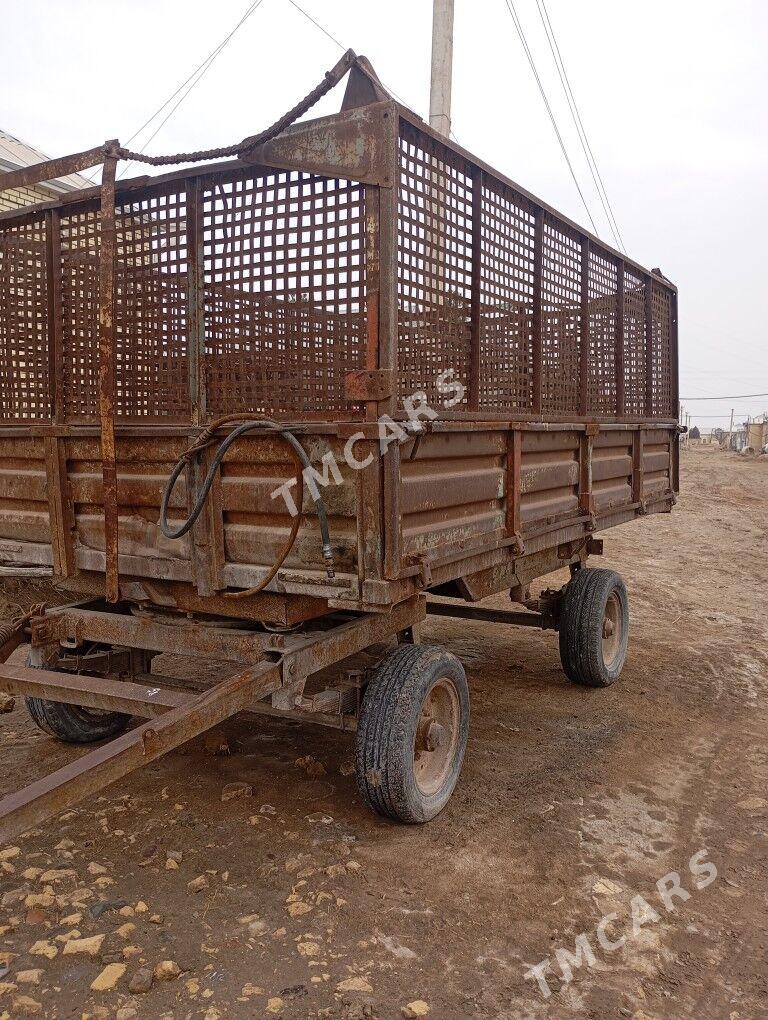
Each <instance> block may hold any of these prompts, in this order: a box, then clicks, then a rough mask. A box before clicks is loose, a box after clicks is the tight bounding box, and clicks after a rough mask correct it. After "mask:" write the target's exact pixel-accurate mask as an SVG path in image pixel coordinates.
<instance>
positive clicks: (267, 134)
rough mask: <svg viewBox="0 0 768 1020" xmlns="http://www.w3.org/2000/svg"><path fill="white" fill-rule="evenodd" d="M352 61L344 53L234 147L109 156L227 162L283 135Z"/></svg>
mask: <svg viewBox="0 0 768 1020" xmlns="http://www.w3.org/2000/svg"><path fill="white" fill-rule="evenodd" d="M356 61H357V54H356V53H355V52H354V50H347V52H346V53H345V54H344V56H343V57H342V58H341V60H339V62H338V63H337V64H336V65H335V66H334V67H332V68H331V70H330V71H327V72H326V73H325V75H324V76H323V80H322V81H321V82H320V83H319V85H316V86H315V87H314V88H313V89H312V91H311V92H309V93H307V95H306V96H305V97H304V98H303V99H302V100H300V101H299V102H298V103H297V104H296V105H295V106H294V107H292V109H290V110H288V112H287V113H284V114H283V116H282V117H280V119H279V120H276V121H275V123H274V124H272V125H271V127H268V128H265V129H264V130H263V131H261V132H259V134H257V135H249V136H248V137H247V138H244V139H243V140H242V141H240V142H236V143H235V144H234V145H227V146H223V147H221V148H217V149H199V150H198V151H196V152H177V153H174V154H173V155H171V156H146V155H144V153H141V152H133V151H132V150H131V149H125V148H123V147H122V146H121V147H119V148H118V149H117V150H116V151H114V152H111V153H110V155H115V156H118V157H119V158H120V159H127V160H131V161H132V162H134V163H148V164H149V165H150V166H170V165H171V164H174V163H198V162H201V161H203V160H207V159H227V158H229V157H230V156H242V155H244V154H245V153H248V152H251V151H252V150H253V149H255V148H256V147H257V146H259V145H263V144H264V143H265V142H268V141H270V140H271V139H272V138H275V137H276V136H277V135H279V134H281V133H282V132H283V131H285V129H286V128H287V127H290V125H291V124H293V122H294V121H296V120H298V119H299V117H301V116H302V115H303V114H305V113H306V112H307V111H308V110H310V109H311V108H312V107H313V106H314V105H315V104H316V103H317V102H319V101H320V100H321V99H322V98H323V96H324V95H326V93H328V92H330V91H331V89H332V88H333V87H334V86H335V85H338V83H339V82H340V81H341V79H342V78H343V77H344V75H345V74H346V73H347V71H349V69H350V68H351V67H352V66H353V65H354V64H355V62H356Z"/></svg>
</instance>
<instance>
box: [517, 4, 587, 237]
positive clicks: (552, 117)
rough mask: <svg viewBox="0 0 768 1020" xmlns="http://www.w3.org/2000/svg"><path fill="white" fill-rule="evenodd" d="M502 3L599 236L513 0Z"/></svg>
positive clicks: (577, 188)
mask: <svg viewBox="0 0 768 1020" xmlns="http://www.w3.org/2000/svg"><path fill="white" fill-rule="evenodd" d="M504 2H505V3H506V5H507V10H508V11H509V13H510V16H511V18H512V21H513V22H514V25H515V28H516V29H517V34H518V36H519V38H520V42H521V44H522V47H523V52H524V53H525V55H526V57H527V59H528V63H529V65H530V68H531V71H532V72H533V76H534V78H535V79H536V84H537V85H538V86H539V92H540V93H541V98H542V99H543V100H544V106H545V107H546V109H547V113H548V114H549V119H550V121H551V122H552V127H553V128H554V130H555V134H556V135H557V140H558V142H559V143H560V149H561V151H562V153H563V156H564V157H565V162H566V163H567V164H568V169H569V170H570V172H571V177H572V178H573V183H574V184H575V185H576V190H577V191H578V193H579V197H580V198H581V201H582V203H583V205H584V208H585V209H586V212H587V216H588V217H589V222H590V223H591V224H592V229H593V230H594V232H595V234H597V235H598V236H599V231H598V229H597V227H596V226H595V221H594V220H593V219H592V213H591V212H590V211H589V206H588V205H587V200H586V199H585V198H584V192H583V191H582V190H581V187H580V185H579V182H578V180H577V178H576V173H575V171H574V169H573V164H572V163H571V160H570V158H569V156H568V151H567V149H566V148H565V142H564V141H563V136H562V135H561V134H560V129H559V128H558V126H557V121H556V120H555V115H554V113H553V112H552V107H551V106H550V105H549V100H548V99H547V94H546V92H545V91H544V86H543V85H542V83H541V78H540V77H539V72H538V71H537V70H536V64H535V62H534V59H533V55H532V53H531V51H530V48H529V47H528V42H527V40H526V38H525V32H524V31H523V26H522V24H521V23H520V19H519V17H518V15H517V11H516V9H515V5H514V2H513V0H504Z"/></svg>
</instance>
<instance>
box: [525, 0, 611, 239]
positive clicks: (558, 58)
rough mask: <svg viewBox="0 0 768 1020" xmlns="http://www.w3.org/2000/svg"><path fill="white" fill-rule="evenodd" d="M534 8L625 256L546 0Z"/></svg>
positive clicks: (538, 1)
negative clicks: (536, 9) (537, 12)
mask: <svg viewBox="0 0 768 1020" xmlns="http://www.w3.org/2000/svg"><path fill="white" fill-rule="evenodd" d="M536 6H537V7H538V9H539V17H540V18H541V23H542V25H543V26H544V34H545V35H546V37H547V42H548V43H549V49H550V52H551V54H552V59H553V61H554V63H555V67H556V69H557V73H558V76H559V78H560V84H561V85H562V86H563V92H564V93H565V98H566V100H567V102H568V108H569V109H570V111H571V117H572V118H573V123H574V126H575V128H576V134H577V135H578V138H579V142H580V143H581V148H582V151H583V153H584V158H585V159H586V161H587V166H588V167H589V172H590V174H591V175H592V180H593V181H594V184H595V189H596V191H597V195H598V198H599V199H600V203H601V205H602V207H603V212H604V213H605V218H606V220H607V221H608V226H609V228H610V231H611V233H612V234H613V236H614V239H615V241H616V244H617V247H619V248H620V249H621V250H622V251H623V252H624V253H625V254H626V251H627V249H626V247H625V246H624V239H623V238H622V236H621V231H620V230H619V225H618V223H617V222H616V217H615V215H614V213H613V207H612V206H611V203H610V199H609V198H608V192H607V191H606V190H605V184H604V183H603V178H602V176H601V174H600V171H599V169H598V166H597V160H596V159H595V155H594V152H593V151H592V146H591V145H590V144H589V138H588V137H587V132H586V128H585V127H584V122H583V120H582V119H581V112H580V110H579V106H578V103H577V102H576V96H575V95H574V94H573V88H572V87H571V82H570V79H569V77H568V72H567V71H566V69H565V63H564V61H563V55H562V53H561V52H560V46H559V45H558V42H557V38H556V36H555V30H554V28H553V27H552V21H551V19H550V17H549V11H548V10H547V4H546V0H536Z"/></svg>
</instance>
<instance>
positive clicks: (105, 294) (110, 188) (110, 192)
mask: <svg viewBox="0 0 768 1020" xmlns="http://www.w3.org/2000/svg"><path fill="white" fill-rule="evenodd" d="M113 145H114V147H115V148H116V147H117V145H118V143H117V142H114V143H113ZM116 170H117V156H115V155H112V154H111V153H110V155H108V156H106V157H105V159H104V167H103V171H102V177H101V239H100V241H101V246H100V250H99V418H100V424H101V478H102V483H103V488H102V505H103V507H104V544H105V581H104V584H105V589H106V597H107V599H108V601H109V602H117V600H118V599H119V598H120V579H119V574H118V520H117V514H118V507H117V467H116V463H115V457H116V454H115V322H114V304H115V173H116Z"/></svg>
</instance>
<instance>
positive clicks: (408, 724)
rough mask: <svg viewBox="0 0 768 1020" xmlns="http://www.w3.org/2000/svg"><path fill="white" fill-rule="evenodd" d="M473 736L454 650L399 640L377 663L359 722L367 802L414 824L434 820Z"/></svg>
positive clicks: (358, 767) (358, 754) (360, 771)
mask: <svg viewBox="0 0 768 1020" xmlns="http://www.w3.org/2000/svg"><path fill="white" fill-rule="evenodd" d="M439 720H442V722H444V723H445V725H442V724H441V722H440V721H439ZM468 734H469V688H468V686H467V678H466V676H465V674H464V667H463V666H462V665H461V663H460V662H459V660H458V659H457V658H456V656H455V655H451V654H450V652H446V651H445V650H444V649H442V648H439V647H437V646H434V645H401V646H400V647H399V648H397V649H396V650H395V651H394V652H392V653H391V654H390V655H389V656H387V658H386V659H384V660H383V661H382V662H381V663H379V665H378V667H377V668H376V672H375V674H374V676H373V679H372V680H371V682H370V683H369V684H368V686H367V687H366V689H365V694H364V696H363V703H362V708H361V711H360V718H359V720H358V726H357V737H356V750H355V772H356V777H357V784H358V786H359V788H360V792H361V793H362V795H363V798H364V800H365V802H366V804H367V805H368V807H369V808H370V809H371V810H372V811H374V812H375V813H376V814H379V815H383V816H384V817H385V818H392V819H394V820H395V821H399V822H406V823H408V824H420V823H423V822H428V821H429V820H430V819H431V818H434V817H435V815H437V814H438V813H439V812H440V811H442V809H443V808H444V807H445V805H446V804H447V803H448V801H449V799H450V797H451V794H452V793H453V790H454V787H455V786H456V783H457V781H458V778H459V773H460V772H461V765H462V762H463V760H464V751H465V749H466V746H467V737H468ZM417 740H418V742H419V744H421V747H419V746H417ZM435 741H436V743H435ZM430 743H434V745H435V746H433V747H429V746H428V745H429V744H430Z"/></svg>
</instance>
